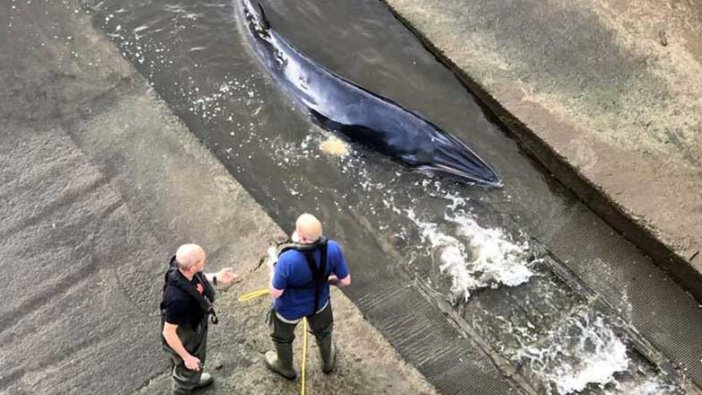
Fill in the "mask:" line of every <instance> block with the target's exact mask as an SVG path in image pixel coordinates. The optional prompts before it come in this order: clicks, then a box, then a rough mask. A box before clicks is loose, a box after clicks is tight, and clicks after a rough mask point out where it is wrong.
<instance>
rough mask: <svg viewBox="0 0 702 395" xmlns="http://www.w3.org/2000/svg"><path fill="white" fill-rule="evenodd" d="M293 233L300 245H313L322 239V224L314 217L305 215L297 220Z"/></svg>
mask: <svg viewBox="0 0 702 395" xmlns="http://www.w3.org/2000/svg"><path fill="white" fill-rule="evenodd" d="M295 231H296V232H297V234H298V236H299V237H300V242H301V243H303V244H305V243H307V244H309V243H314V242H315V241H317V240H319V238H320V237H322V223H321V222H319V220H318V219H317V217H315V216H314V215H312V214H307V213H305V214H302V215H301V216H299V217H298V218H297V221H296V222H295Z"/></svg>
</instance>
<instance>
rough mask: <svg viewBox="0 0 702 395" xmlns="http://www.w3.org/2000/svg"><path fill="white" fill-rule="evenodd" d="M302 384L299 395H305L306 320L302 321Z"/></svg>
mask: <svg viewBox="0 0 702 395" xmlns="http://www.w3.org/2000/svg"><path fill="white" fill-rule="evenodd" d="M302 321H303V324H302V330H303V331H304V334H303V335H302V339H303V340H302V382H301V384H300V395H305V366H306V365H307V363H306V362H307V318H303V319H302Z"/></svg>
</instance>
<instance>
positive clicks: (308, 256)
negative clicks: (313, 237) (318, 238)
mask: <svg viewBox="0 0 702 395" xmlns="http://www.w3.org/2000/svg"><path fill="white" fill-rule="evenodd" d="M302 253H303V254H304V255H305V260H306V261H307V266H309V268H310V272H312V286H313V287H314V311H317V310H319V294H320V293H321V292H322V287H323V286H324V283H325V282H326V278H325V277H326V272H327V243H323V244H322V245H321V248H320V262H319V267H317V263H316V262H315V261H314V255H313V251H303V252H302Z"/></svg>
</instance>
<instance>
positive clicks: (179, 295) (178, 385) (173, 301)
mask: <svg viewBox="0 0 702 395" xmlns="http://www.w3.org/2000/svg"><path fill="white" fill-rule="evenodd" d="M205 259H207V255H206V254H205V250H203V249H202V247H200V246H199V245H197V244H184V245H182V246H180V247H178V250H177V251H176V254H175V256H173V257H172V258H171V260H170V263H169V269H168V271H167V272H166V284H165V286H164V287H163V301H162V302H161V312H162V320H163V333H162V335H163V346H164V350H165V351H167V352H168V354H169V356H170V358H171V362H172V367H173V371H172V379H173V386H172V393H173V394H178V395H181V394H190V393H192V391H193V390H194V389H197V388H202V387H206V386H208V385H210V384H212V382H213V379H212V376H211V375H210V374H209V373H204V372H203V371H202V368H203V365H204V364H205V355H206V352H205V351H206V347H207V325H208V319H209V320H211V321H212V322H213V323H217V316H216V314H215V312H214V309H213V308H212V303H214V297H215V291H214V288H213V287H212V284H214V285H217V284H222V285H230V284H232V283H234V282H235V281H237V280H238V279H239V276H237V275H236V274H235V273H234V271H233V270H232V268H229V267H227V268H224V269H222V270H220V271H219V272H217V273H207V274H205V273H203V270H204V269H205Z"/></svg>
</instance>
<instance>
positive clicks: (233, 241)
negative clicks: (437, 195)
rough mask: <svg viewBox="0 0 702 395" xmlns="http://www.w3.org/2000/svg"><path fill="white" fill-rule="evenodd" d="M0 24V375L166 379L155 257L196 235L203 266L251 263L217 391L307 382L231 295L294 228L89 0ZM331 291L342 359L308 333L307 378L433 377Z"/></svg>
mask: <svg viewBox="0 0 702 395" xmlns="http://www.w3.org/2000/svg"><path fill="white" fill-rule="evenodd" d="M0 27H1V28H0V29H2V30H1V31H2V33H1V34H0V48H1V50H0V69H2V70H3V72H4V78H2V79H0V103H1V105H0V118H1V119H2V125H1V126H0V168H1V169H2V172H1V173H0V219H2V221H0V222H1V225H0V235H2V241H1V242H0V251H1V252H2V255H3V257H4V259H3V260H2V263H0V268H2V270H4V271H5V272H7V273H8V274H10V277H9V278H8V281H6V282H5V285H4V286H3V287H0V297H2V299H3V300H4V301H5V303H3V306H2V307H1V308H0V339H2V341H3V352H2V353H0V393H2V394H7V395H10V394H12V395H14V394H32V395H33V394H68V393H71V394H126V393H132V392H134V391H137V390H138V389H139V388H141V387H143V386H148V387H147V389H145V393H158V392H164V391H165V390H166V388H167V387H168V385H169V384H168V383H167V380H166V378H167V373H166V372H167V368H168V366H167V360H166V358H165V357H164V355H163V354H162V352H161V350H160V339H159V333H160V330H159V313H158V303H159V301H160V293H161V287H162V285H163V284H162V275H163V270H164V268H165V263H166V260H167V259H168V257H169V256H170V254H172V251H174V249H175V248H176V247H177V246H178V245H179V244H180V243H183V242H186V241H196V242H198V243H200V244H202V245H203V246H204V247H205V248H206V249H207V251H208V263H207V266H208V269H209V270H216V269H218V268H220V267H222V266H225V265H227V266H228V265H232V266H234V267H235V269H236V270H237V272H239V273H240V274H241V275H242V276H243V278H244V279H245V282H244V283H243V284H242V285H240V286H236V287H234V288H231V289H229V290H227V291H225V292H222V293H221V294H220V299H219V301H218V305H219V309H218V310H219V311H220V318H221V321H222V322H221V324H220V325H219V326H215V327H213V328H212V330H211V332H210V334H211V336H210V347H209V358H210V360H209V362H208V363H207V364H206V367H207V368H208V369H211V370H212V371H213V373H214V376H215V377H216V379H218V380H219V381H218V383H217V384H216V385H215V387H214V388H213V389H212V390H211V391H210V393H231V392H232V391H234V392H236V393H291V392H295V391H297V389H298V388H297V386H298V385H299V383H297V382H295V383H288V382H287V381H285V380H282V379H275V378H274V377H272V375H271V374H270V373H269V372H268V371H266V370H265V368H264V367H263V364H262V361H261V356H262V353H263V352H265V351H266V350H267V349H268V348H269V347H270V344H269V339H268V337H267V327H266V324H265V322H264V319H263V318H264V315H265V313H266V311H267V307H268V304H269V303H270V301H269V300H267V299H265V298H264V299H259V300H257V301H254V302H252V303H250V304H247V305H245V306H244V305H241V304H238V303H237V302H236V298H237V297H238V296H239V295H241V293H242V292H247V291H250V290H253V289H259V288H262V287H264V286H265V282H266V277H267V273H266V272H265V270H263V269H262V268H261V267H259V261H260V258H261V257H262V256H264V255H265V252H266V248H267V247H268V245H269V243H272V242H274V241H276V240H279V239H281V238H283V237H284V232H283V231H282V230H281V229H280V228H279V227H278V226H277V225H276V224H275V223H274V222H273V221H272V220H271V219H270V218H269V217H268V216H267V215H266V213H265V212H264V211H263V210H262V208H261V207H260V206H259V205H258V204H257V203H256V202H255V201H254V200H253V199H252V198H251V197H250V195H249V194H248V193H247V192H246V191H245V190H244V189H243V188H242V187H241V185H239V184H238V183H237V182H235V181H234V180H233V179H232V177H231V176H230V175H229V174H228V173H227V171H226V170H225V169H223V168H222V166H221V164H220V163H219V162H218V161H217V160H216V159H214V158H213V157H212V156H211V154H210V153H209V152H208V151H207V150H206V149H205V148H204V147H203V146H202V145H201V144H200V143H199V142H198V141H197V139H195V138H194V137H193V135H192V134H191V133H190V132H189V131H188V130H187V128H185V126H184V125H183V124H182V123H181V122H180V120H178V119H177V118H176V117H175V116H173V114H172V113H171V112H170V111H169V109H168V107H167V106H166V105H165V104H164V103H163V102H162V101H161V100H160V99H159V98H158V97H157V96H155V95H154V93H153V91H152V90H151V89H150V88H149V86H148V84H147V83H146V81H145V80H144V79H143V78H142V77H141V76H139V75H138V74H137V73H136V71H135V70H134V69H133V68H132V67H131V66H130V65H129V63H127V62H126V61H124V60H123V59H122V58H121V57H120V55H119V53H118V51H116V49H115V48H114V47H113V46H112V45H111V44H110V43H109V41H107V40H106V39H105V37H104V36H103V35H102V33H100V32H97V31H96V30H95V29H93V27H92V26H91V21H90V17H89V16H88V15H86V14H85V13H84V12H83V10H82V9H81V8H80V5H79V4H77V3H75V2H69V1H65V2H60V1H47V2H39V1H34V2H19V1H12V2H6V3H4V4H3V5H2V6H0ZM334 301H335V302H334V303H335V309H336V315H337V317H338V320H339V323H338V325H337V331H336V332H335V333H336V335H337V341H338V345H339V350H340V354H339V358H340V359H339V362H340V364H339V372H338V376H334V375H332V376H326V375H322V374H321V372H320V369H319V368H318V367H317V366H318V363H319V361H318V359H317V356H316V350H315V346H310V351H309V352H310V355H309V358H310V361H309V366H308V370H309V376H308V385H309V386H310V387H314V388H318V389H319V388H321V389H323V391H330V390H331V388H334V389H338V392H339V393H386V394H390V393H397V392H401V393H425V394H432V393H435V392H434V390H433V388H432V387H431V386H430V385H428V384H427V383H426V381H425V380H424V379H423V378H422V377H421V375H419V374H418V373H417V371H416V370H415V369H413V368H411V367H409V366H408V365H406V364H405V363H404V362H402V361H401V358H400V357H399V355H397V354H396V353H395V352H394V350H393V349H392V348H391V347H390V345H389V344H388V343H387V341H385V340H384V339H383V338H382V337H381V336H380V335H379V334H378V333H377V331H375V330H374V329H373V328H372V327H371V326H370V325H369V324H368V322H367V321H365V320H364V319H363V317H362V315H361V313H360V312H359V311H358V310H357V309H356V308H355V307H354V306H353V305H352V304H351V303H350V301H349V300H348V299H346V297H345V296H344V295H343V294H341V293H338V292H337V293H336V295H335V297H334ZM342 317H343V318H342ZM300 335H301V334H300ZM300 337H301V336H300ZM299 343H300V342H298V346H299ZM346 350H348V352H347V351H346ZM298 361H299V360H298ZM152 379H154V380H153V381H151V380H152Z"/></svg>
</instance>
